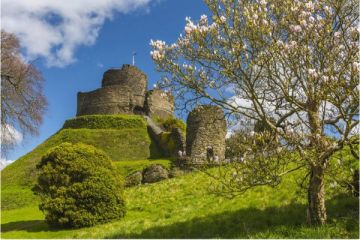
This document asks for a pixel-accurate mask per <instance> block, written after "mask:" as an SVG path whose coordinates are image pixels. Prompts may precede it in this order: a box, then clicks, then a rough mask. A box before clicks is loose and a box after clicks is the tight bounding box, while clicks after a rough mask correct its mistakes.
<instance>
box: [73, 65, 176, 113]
mask: <svg viewBox="0 0 360 240" xmlns="http://www.w3.org/2000/svg"><path fill="white" fill-rule="evenodd" d="M147 87H148V82H147V76H146V74H145V73H143V72H142V71H140V70H139V69H138V68H137V67H135V66H132V65H128V64H124V65H123V66H122V68H121V69H109V70H107V71H106V72H105V73H104V75H103V78H102V87H101V88H99V89H96V90H94V91H91V92H84V93H83V92H79V93H78V95H77V113H76V115H77V116H81V115H93V114H141V115H148V116H151V117H153V116H159V117H161V118H166V117H170V116H172V115H173V112H174V99H173V96H172V95H171V94H170V93H168V92H165V91H162V90H159V89H154V90H150V91H147Z"/></svg>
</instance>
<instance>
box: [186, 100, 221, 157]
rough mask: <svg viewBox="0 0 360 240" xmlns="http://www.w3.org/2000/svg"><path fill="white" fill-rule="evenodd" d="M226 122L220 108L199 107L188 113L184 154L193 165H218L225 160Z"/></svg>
mask: <svg viewBox="0 0 360 240" xmlns="http://www.w3.org/2000/svg"><path fill="white" fill-rule="evenodd" d="M225 136H226V121H225V118H224V112H223V111H222V109H221V108H219V107H216V106H210V105H201V106H199V107H197V108H195V109H194V110H193V111H191V112H190V114H189V116H188V118H187V128H186V154H187V156H188V159H189V160H190V161H191V162H193V163H202V162H205V161H207V162H210V163H219V162H220V161H223V160H224V159H225Z"/></svg>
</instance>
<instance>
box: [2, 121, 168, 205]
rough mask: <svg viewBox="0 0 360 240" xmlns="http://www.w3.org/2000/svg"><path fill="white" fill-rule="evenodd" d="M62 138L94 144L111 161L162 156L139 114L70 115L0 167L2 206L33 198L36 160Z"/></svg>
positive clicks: (20, 202)
mask: <svg viewBox="0 0 360 240" xmlns="http://www.w3.org/2000/svg"><path fill="white" fill-rule="evenodd" d="M63 142H71V143H76V142H82V143H85V144H89V145H93V146H95V147H97V148H99V149H101V150H103V151H105V152H106V153H107V154H108V155H109V156H110V158H111V159H113V160H114V161H122V160H139V159H148V158H159V157H161V156H162V154H161V152H160V150H158V148H157V147H156V145H155V144H154V143H153V142H152V140H151V139H150V137H149V135H148V132H147V126H146V122H145V120H144V119H143V117H142V116H135V115H111V116H100V115H98V116H96V115H94V116H83V117H78V118H75V119H71V120H68V121H66V122H65V124H64V127H63V128H62V129H61V130H60V131H59V132H57V133H56V134H54V135H53V136H51V137H50V138H49V139H47V140H46V141H45V142H43V143H42V144H40V145H39V146H37V147H36V148H35V149H34V150H33V151H31V152H29V153H28V154H26V155H24V156H23V157H21V158H20V159H18V160H16V161H15V162H14V163H12V164H10V165H9V166H7V167H6V168H5V169H4V170H3V171H1V181H2V182H1V207H2V209H10V208H16V207H20V206H25V205H26V204H27V203H28V202H29V200H30V199H32V198H34V196H33V194H32V192H31V190H30V188H31V186H33V183H34V181H35V179H36V164H37V163H38V162H39V161H40V158H41V157H42V156H43V155H44V153H45V152H47V151H48V150H49V149H50V148H52V147H54V146H56V145H58V144H60V143H63Z"/></svg>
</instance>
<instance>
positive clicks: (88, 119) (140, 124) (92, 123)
mask: <svg viewBox="0 0 360 240" xmlns="http://www.w3.org/2000/svg"><path fill="white" fill-rule="evenodd" d="M63 128H87V129H124V128H146V121H145V119H144V118H143V117H142V116H139V115H126V114H119V115H86V116H80V117H76V118H73V119H69V120H67V121H65V123H64V126H63Z"/></svg>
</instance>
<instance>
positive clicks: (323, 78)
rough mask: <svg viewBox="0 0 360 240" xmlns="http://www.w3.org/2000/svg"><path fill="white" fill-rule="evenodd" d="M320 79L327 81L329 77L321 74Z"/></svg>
mask: <svg viewBox="0 0 360 240" xmlns="http://www.w3.org/2000/svg"><path fill="white" fill-rule="evenodd" d="M321 80H323V81H324V82H327V81H329V77H328V76H322V77H321Z"/></svg>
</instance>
